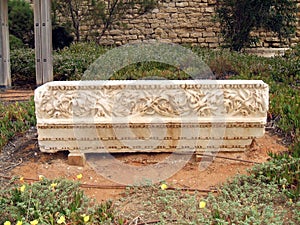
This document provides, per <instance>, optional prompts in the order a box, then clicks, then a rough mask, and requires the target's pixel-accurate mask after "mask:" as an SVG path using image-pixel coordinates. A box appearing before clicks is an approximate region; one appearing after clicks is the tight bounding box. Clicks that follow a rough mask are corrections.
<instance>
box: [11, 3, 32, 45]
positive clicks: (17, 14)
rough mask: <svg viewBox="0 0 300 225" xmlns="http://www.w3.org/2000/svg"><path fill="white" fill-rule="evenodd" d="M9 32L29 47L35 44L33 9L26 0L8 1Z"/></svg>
mask: <svg viewBox="0 0 300 225" xmlns="http://www.w3.org/2000/svg"><path fill="white" fill-rule="evenodd" d="M8 20H9V32H10V34H11V35H13V36H15V37H16V38H17V39H19V40H22V42H23V43H24V44H26V45H27V46H29V47H33V46H34V31H33V10H32V8H31V6H30V4H29V3H28V2H26V1H24V0H10V1H8Z"/></svg>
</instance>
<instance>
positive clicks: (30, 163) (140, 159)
mask: <svg viewBox="0 0 300 225" xmlns="http://www.w3.org/2000/svg"><path fill="white" fill-rule="evenodd" d="M281 141H282V140H281V138H279V137H278V136H276V135H273V134H271V133H268V132H267V133H266V134H265V136H264V137H262V138H259V139H256V140H255V142H254V144H253V146H252V148H251V149H248V150H247V151H245V152H242V153H234V154H232V153H226V154H225V153H223V154H220V153H219V154H218V155H217V156H222V157H228V158H230V159H224V158H215V159H214V160H213V162H212V163H211V164H209V163H207V165H208V167H207V168H206V169H204V168H203V164H201V165H202V167H199V160H196V157H195V156H193V157H191V159H190V160H189V162H188V163H187V164H186V165H185V166H184V167H183V168H182V169H180V170H179V171H178V172H177V173H175V174H174V175H173V176H171V177H169V178H168V179H166V182H167V183H168V184H169V185H170V186H172V187H177V188H195V189H205V190H212V189H215V188H216V187H217V186H219V185H221V184H222V183H224V182H225V181H226V180H228V179H230V178H231V177H233V176H234V175H236V174H238V173H241V174H244V173H247V169H249V168H251V167H252V166H253V165H254V163H250V162H256V163H261V162H265V161H267V160H268V159H269V155H268V152H274V153H278V152H283V151H286V150H287V148H286V147H285V146H283V145H282V144H281ZM67 155H68V153H67V152H60V153H55V154H46V153H41V152H40V151H39V149H38V145H37V134H36V130H35V128H32V129H31V130H30V131H29V132H27V133H26V134H25V135H20V136H17V137H15V138H14V140H12V141H11V142H10V143H9V144H8V145H7V146H6V147H4V148H3V149H2V152H1V154H0V176H1V175H2V176H22V177H24V178H30V179H38V177H39V175H43V176H45V177H47V178H49V179H53V178H59V177H60V178H61V177H63V178H67V179H73V180H75V179H76V176H77V175H78V174H82V175H83V177H82V180H81V182H82V183H83V184H88V185H94V186H93V187H89V188H83V189H84V191H85V193H86V194H87V195H88V196H90V197H92V198H95V199H96V200H97V201H98V202H101V201H106V200H108V199H117V198H119V197H120V196H121V194H122V193H123V192H124V189H120V188H118V187H112V186H115V185H119V184H118V183H115V182H113V181H111V180H109V179H107V177H104V176H102V175H101V173H99V171H100V170H99V168H98V170H97V171H98V172H96V171H95V169H94V168H95V167H92V166H91V165H89V162H90V161H89V160H88V163H87V165H86V166H84V167H78V166H70V165H68V163H67ZM114 157H115V159H117V160H118V162H121V163H124V164H125V165H131V166H133V167H134V168H135V169H139V168H142V167H145V166H149V165H156V164H157V163H160V162H161V161H162V160H163V159H165V158H166V157H168V154H116V155H114ZM104 158H105V157H104ZM95 159H97V158H93V160H94V161H95ZM236 159H237V160H247V161H250V162H241V161H236ZM101 160H103V157H102V159H101V157H100V158H99V162H98V164H97V165H99V167H101V166H102V167H103V168H104V167H106V169H108V171H109V170H113V171H118V170H116V167H115V165H114V163H113V162H111V161H110V162H108V163H107V161H101ZM174 163H175V162H174ZM174 165H175V164H174ZM103 168H102V169H103ZM100 169H101V168H100ZM123 172H124V171H123ZM122 176H125V178H124V179H125V180H126V179H127V178H128V179H130V178H131V176H132V174H131V172H128V173H126V172H125V173H123V175H122ZM0 184H1V186H2V185H4V186H5V179H3V178H0ZM100 186H101V187H100ZM109 186H110V187H109Z"/></svg>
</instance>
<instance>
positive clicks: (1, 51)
mask: <svg viewBox="0 0 300 225" xmlns="http://www.w3.org/2000/svg"><path fill="white" fill-rule="evenodd" d="M7 2H8V0H1V1H0V87H4V88H7V87H10V86H11V74H10V57H9V55H10V51H9V31H8V6H7Z"/></svg>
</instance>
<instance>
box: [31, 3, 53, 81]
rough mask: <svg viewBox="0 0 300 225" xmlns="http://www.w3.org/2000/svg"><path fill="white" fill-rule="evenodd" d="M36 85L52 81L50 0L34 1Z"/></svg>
mask: <svg viewBox="0 0 300 225" xmlns="http://www.w3.org/2000/svg"><path fill="white" fill-rule="evenodd" d="M34 33H35V59H36V84H37V85H41V84H44V83H46V82H49V81H52V80H53V64H52V27H51V0H34Z"/></svg>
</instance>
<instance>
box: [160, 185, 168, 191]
mask: <svg viewBox="0 0 300 225" xmlns="http://www.w3.org/2000/svg"><path fill="white" fill-rule="evenodd" d="M160 188H161V190H166V189H168V185H166V184H162V185H161V186H160Z"/></svg>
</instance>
